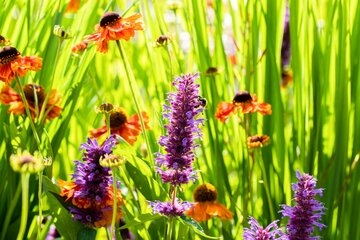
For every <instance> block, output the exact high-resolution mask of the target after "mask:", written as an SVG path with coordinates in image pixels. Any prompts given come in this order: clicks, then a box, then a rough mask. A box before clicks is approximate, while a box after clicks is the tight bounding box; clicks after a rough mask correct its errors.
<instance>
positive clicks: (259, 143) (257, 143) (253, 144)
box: [247, 135, 270, 148]
mask: <svg viewBox="0 0 360 240" xmlns="http://www.w3.org/2000/svg"><path fill="white" fill-rule="evenodd" d="M269 140H270V137H269V136H268V135H255V136H250V137H248V138H247V146H248V148H259V147H263V146H266V145H267V144H269Z"/></svg>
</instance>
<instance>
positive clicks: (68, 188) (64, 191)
mask: <svg viewBox="0 0 360 240" xmlns="http://www.w3.org/2000/svg"><path fill="white" fill-rule="evenodd" d="M58 185H59V187H60V188H61V192H60V196H62V197H66V200H65V201H68V200H69V199H70V198H72V197H73V196H74V191H75V189H76V188H77V186H76V184H75V183H74V182H67V181H64V180H61V179H59V180H58Z"/></svg>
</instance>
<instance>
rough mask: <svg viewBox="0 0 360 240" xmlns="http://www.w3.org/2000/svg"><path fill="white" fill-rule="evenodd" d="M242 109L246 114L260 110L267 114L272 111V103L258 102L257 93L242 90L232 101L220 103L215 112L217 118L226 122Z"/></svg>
mask: <svg viewBox="0 0 360 240" xmlns="http://www.w3.org/2000/svg"><path fill="white" fill-rule="evenodd" d="M240 110H241V112H242V113H244V114H245V113H254V112H259V113H261V114H264V115H266V114H271V113H272V111H271V105H270V104H268V103H261V102H258V100H257V97H256V95H255V94H250V93H249V92H247V91H240V92H238V93H236V94H235V96H234V99H233V101H232V103H229V102H220V103H219V105H218V107H217V109H216V112H215V118H216V119H218V120H220V121H221V122H225V121H226V120H227V119H228V118H229V117H230V116H231V115H233V114H235V113H237V112H238V111H240Z"/></svg>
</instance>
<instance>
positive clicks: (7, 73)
mask: <svg viewBox="0 0 360 240" xmlns="http://www.w3.org/2000/svg"><path fill="white" fill-rule="evenodd" d="M14 79H15V72H14V71H13V70H12V69H11V63H10V62H9V63H6V64H1V63H0V80H1V81H3V82H5V83H6V84H10V83H11V81H12V80H14Z"/></svg>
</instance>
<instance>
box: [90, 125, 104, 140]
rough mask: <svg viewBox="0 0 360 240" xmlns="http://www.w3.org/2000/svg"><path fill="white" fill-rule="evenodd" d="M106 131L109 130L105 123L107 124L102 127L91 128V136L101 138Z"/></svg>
mask: <svg viewBox="0 0 360 240" xmlns="http://www.w3.org/2000/svg"><path fill="white" fill-rule="evenodd" d="M106 132H107V127H106V125H105V126H102V127H100V128H96V129H93V130H90V131H89V134H90V136H92V137H94V138H99V137H101V136H102V135H104V134H105V133H106Z"/></svg>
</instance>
